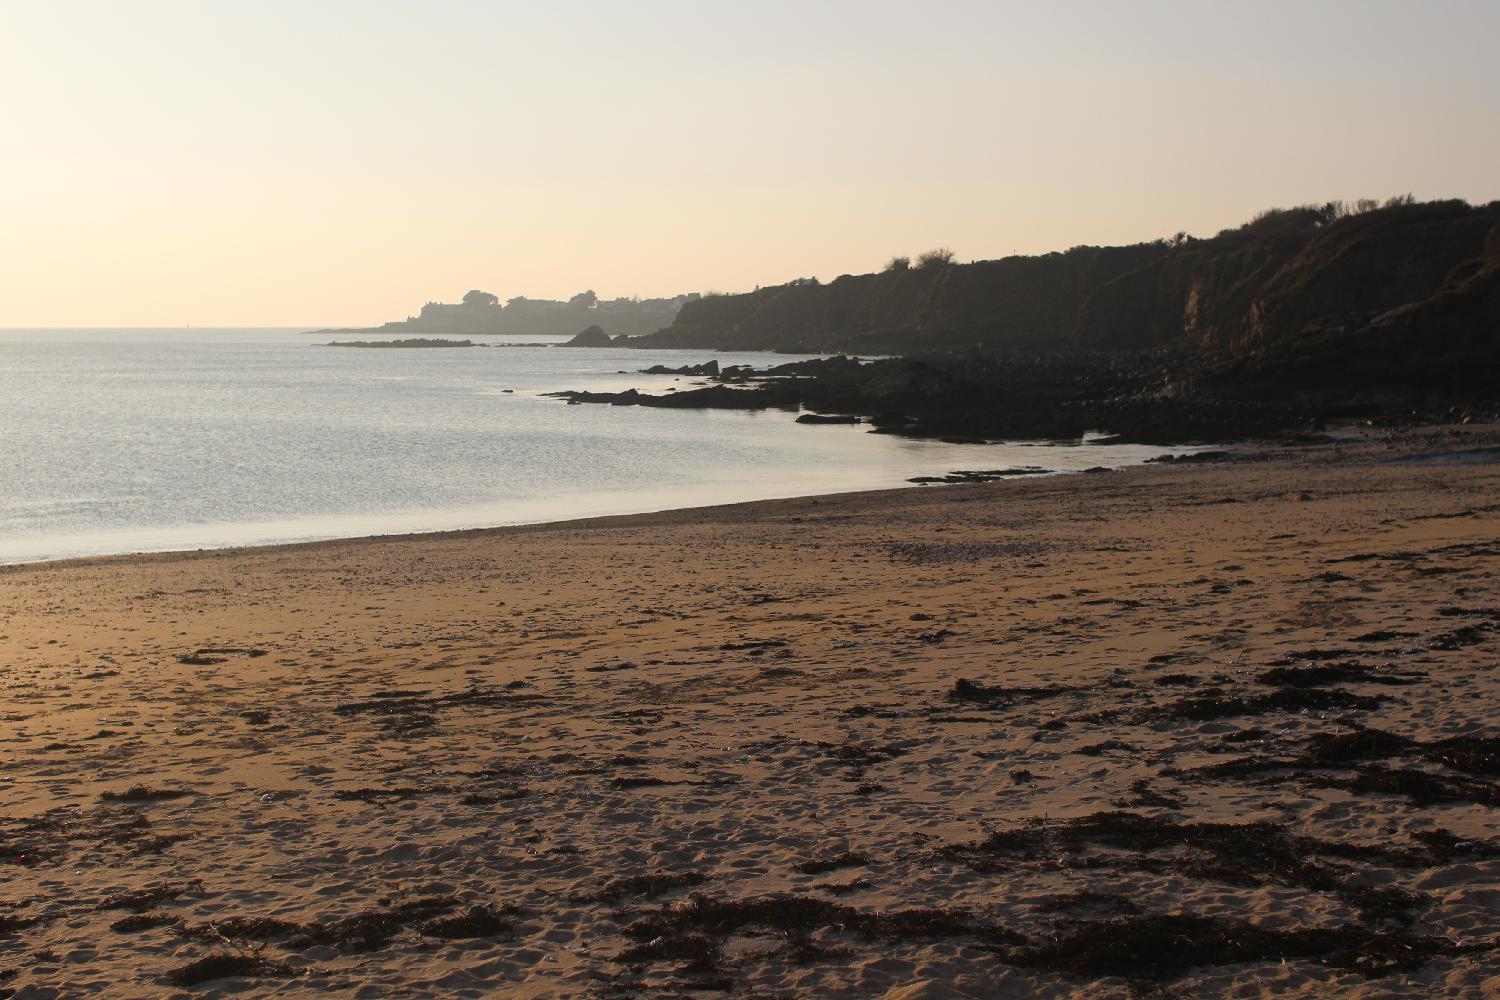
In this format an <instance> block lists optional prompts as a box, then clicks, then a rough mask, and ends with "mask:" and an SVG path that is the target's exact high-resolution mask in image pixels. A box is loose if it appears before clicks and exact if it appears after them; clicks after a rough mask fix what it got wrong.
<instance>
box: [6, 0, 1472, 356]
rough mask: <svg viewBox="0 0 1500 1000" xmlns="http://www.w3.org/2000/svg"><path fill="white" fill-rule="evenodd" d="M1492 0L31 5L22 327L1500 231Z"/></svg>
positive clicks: (385, 308)
mask: <svg viewBox="0 0 1500 1000" xmlns="http://www.w3.org/2000/svg"><path fill="white" fill-rule="evenodd" d="M1497 38H1500V3H1496V2H1494V0H1463V2H1460V0H1447V2H1445V0H1426V2H1423V3H1421V4H1416V3H1410V2H1384V0H1359V2H1340V0H1325V2H1318V0H1298V2H1283V0H1261V2H1257V3H1253V4H1250V3H1242V2H1235V3H1228V2H1219V0H1195V2H1153V0H1132V2H1130V3H1124V2H1115V0H1110V2H1068V0H1051V2H1048V3H1046V4H1041V3H1036V2H1034V0H1026V2H1007V0H988V2H977V3H968V2H943V0H928V2H925V3H914V2H912V0H906V2H902V3H886V2H882V0H861V2H842V0H821V2H816V3H809V2H806V0H803V2H796V3H791V2H780V0H760V2H757V3H754V4H748V3H739V2H736V3H730V2H715V0H694V2H659V0H632V2H630V3H624V2H609V3H605V2H594V3H589V2H567V0H554V2H549V3H545V4H543V3H538V2H535V0H533V2H530V3H509V2H504V0H492V2H477V0H476V2H463V0H446V2H444V0H422V2H394V0H256V2H254V3H246V2H244V0H129V2H122V0H98V2H84V0H0V93H3V94H4V95H5V112H4V114H3V115H0V327H34V326H180V325H184V324H192V325H194V326H215V325H223V326H232V325H266V326H279V325H285V326H298V325H319V326H321V325H361V324H374V323H379V322H382V321H384V320H388V319H399V318H402V317H405V316H407V315H409V314H411V313H414V312H416V310H417V309H418V308H420V306H421V305H422V303H423V302H426V301H430V300H436V301H456V300H457V299H458V298H459V297H460V296H461V295H462V294H463V293H464V292H465V291H467V290H469V289H471V288H481V289H485V290H488V291H491V292H494V293H496V294H497V295H499V296H500V297H501V298H502V299H506V298H510V297H512V296H516V295H526V296H529V297H532V298H565V297H567V296H569V295H571V294H573V293H575V292H578V291H581V290H583V289H585V288H592V289H594V290H596V291H597V292H598V293H599V294H600V295H601V296H603V297H606V298H610V297H614V296H618V295H639V296H641V297H651V296H670V295H675V294H678V293H680V292H689V291H700V292H701V291H739V290H744V289H749V288H752V287H754V286H756V285H765V284H777V283H781V282H784V281H787V280H789V279H792V278H796V277H802V276H817V277H819V278H821V279H823V280H828V279H831V278H834V277H837V276H838V275H840V274H844V273H863V272H867V271H872V270H877V269H879V268H880V267H881V266H882V265H883V264H884V263H885V261H886V260H887V259H889V258H890V257H891V256H892V255H894V254H911V255H915V254H916V253H919V252H920V251H922V250H925V249H928V248H930V247H935V246H946V247H950V248H952V250H953V251H954V252H955V253H956V255H957V257H958V259H960V260H975V259H989V258H996V257H1003V256H1007V255H1010V254H1016V253H1041V252H1047V251H1050V250H1058V249H1066V248H1068V247H1070V246H1075V245H1078V244H1082V243H1089V244H1116V243H1129V242H1136V241H1140V240H1150V239H1155V238H1157V237H1161V236H1170V235H1172V234H1174V233H1176V232H1178V231H1186V232H1189V233H1192V234H1194V235H1199V236H1208V235H1212V234H1213V233H1215V232H1217V231H1218V230H1220V229H1223V228H1226V227H1229V226H1233V225H1237V224H1239V223H1240V222H1243V221H1245V220H1246V219H1248V218H1249V217H1250V216H1252V215H1254V214H1255V213H1256V212H1258V211H1260V210H1262V209H1265V208H1270V207H1273V206H1287V205H1295V204H1302V203H1308V202H1323V201H1327V200H1329V199H1334V198H1343V199H1349V200H1352V199H1354V198H1359V197H1379V198H1384V197H1387V196H1389V195H1392V194H1397V193H1408V192H1409V193H1412V194H1415V195H1416V196H1417V197H1418V198H1422V199H1428V198H1447V197H1457V198H1465V199H1467V200H1469V201H1471V202H1474V203H1483V202H1488V201H1492V200H1495V199H1500V59H1497V58H1496V57H1495V55H1494V46H1495V40H1496V39H1497Z"/></svg>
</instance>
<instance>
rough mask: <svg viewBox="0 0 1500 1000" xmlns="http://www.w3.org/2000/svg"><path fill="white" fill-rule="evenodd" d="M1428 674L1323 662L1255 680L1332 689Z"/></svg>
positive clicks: (1278, 669)
mask: <svg viewBox="0 0 1500 1000" xmlns="http://www.w3.org/2000/svg"><path fill="white" fill-rule="evenodd" d="M1426 676H1427V674H1426V673H1424V672H1423V671H1420V670H1381V669H1378V668H1376V667H1369V666H1366V665H1364V664H1363V663H1358V662H1352V661H1351V662H1348V663H1323V664H1316V665H1314V664H1308V665H1306V666H1300V667H1273V668H1271V669H1270V670H1267V671H1265V672H1264V673H1262V674H1261V675H1260V676H1259V677H1257V678H1256V680H1257V681H1259V682H1260V683H1262V684H1269V685H1272V686H1275V687H1291V688H1310V687H1330V686H1332V685H1334V684H1387V685H1391V686H1400V685H1407V684H1416V683H1417V682H1418V681H1420V680H1421V679H1422V678H1424V677H1426Z"/></svg>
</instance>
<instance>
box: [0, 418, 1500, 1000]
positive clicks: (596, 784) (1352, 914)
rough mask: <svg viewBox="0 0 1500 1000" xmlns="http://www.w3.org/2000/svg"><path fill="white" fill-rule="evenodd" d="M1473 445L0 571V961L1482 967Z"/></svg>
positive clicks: (598, 987) (1362, 991) (1494, 860)
mask: <svg viewBox="0 0 1500 1000" xmlns="http://www.w3.org/2000/svg"><path fill="white" fill-rule="evenodd" d="M1497 439H1500V429H1497V428H1494V427H1475V428H1463V429H1461V430H1455V429H1451V428H1439V429H1432V430H1427V431H1420V432H1412V433H1398V434H1387V433H1385V432H1379V433H1371V434H1370V435H1368V436H1366V437H1365V438H1364V439H1362V440H1359V441H1355V442H1351V443H1348V444H1343V445H1338V446H1335V445H1331V444H1322V445H1309V446H1303V447H1296V448H1283V447H1280V446H1276V447H1275V448H1273V449H1272V450H1271V451H1270V452H1268V453H1265V454H1264V455H1259V456H1256V458H1255V460H1253V461H1250V460H1246V461H1240V462H1224V463H1210V464H1188V465H1181V464H1167V465H1148V466H1140V467H1134V468H1132V469H1129V470H1127V471H1124V472H1119V473H1115V474H1111V475H1107V476H1106V475H1100V476H1096V477H1088V478H1086V479H1085V478H1080V477H1076V476H1053V477H1045V478H1023V479H1020V480H1008V481H1002V482H994V483H985V484H978V485H952V486H948V487H946V488H944V489H926V488H917V487H906V488H902V489H895V490H883V491H861V492H854V493H846V494H836V495H823V496H809V497H800V498H790V499H779V500H764V501H751V502H744V503H737V504H726V505H720V506H713V507H698V508H684V509H677V510H670V511H662V512H654V513H644V514H630V515H618V516H610V517H602V518H590V519H585V520H578V521H562V522H559V521H554V522H544V523H541V524H533V525H519V526H511V527H500V528H485V529H471V530H467V531H459V532H445V533H440V534H417V535H401V536H374V537H366V538H357V539H338V540H330V541H320V542H309V543H297V544H287V545H279V546H262V547H253V548H242V549H231V550H210V551H206V552H186V553H155V554H142V555H134V556H105V557H86V558H82V559H75V560H67V561H62V562H49V563H31V564H18V565H12V566H9V567H0V597H3V600H0V662H4V663H5V664H6V665H7V673H6V681H7V683H6V684H5V685H4V686H0V716H3V717H5V718H6V720H7V727H8V728H7V730H6V732H5V733H4V734H3V735H0V741H3V747H0V750H3V751H4V753H3V756H4V757H5V758H6V759H7V769H6V772H5V775H4V777H5V778H6V779H7V780H6V781H4V782H3V783H0V871H3V872H4V874H5V875H6V876H8V882H7V888H6V891H5V893H4V894H3V898H0V919H3V920H4V921H5V923H4V925H3V926H4V928H5V930H6V932H7V933H8V937H7V946H8V947H9V948H10V949H11V950H10V952H9V954H10V955H11V956H12V958H9V959H7V958H3V957H0V986H3V987H4V988H13V989H15V990H17V991H19V992H20V993H21V995H29V992H28V991H30V992H37V993H39V994H41V993H45V994H46V995H56V996H61V997H72V996H83V995H92V996H102V997H122V998H123V997H132V996H140V995H144V994H162V995H169V996H174V997H187V996H190V995H194V994H192V993H190V992H188V991H186V990H183V989H176V990H175V991H174V987H173V983H174V982H183V981H186V979H187V978H191V976H192V975H194V974H196V973H195V972H194V971H193V970H198V969H202V968H203V965H201V964H198V963H210V967H211V968H213V969H216V970H217V971H219V972H221V973H227V974H228V975H229V978H227V979H221V980H214V981H213V984H212V985H211V986H208V987H207V988H209V989H211V990H215V991H223V992H233V993H234V994H235V995H237V996H246V997H261V996H267V997H269V996H285V995H304V994H305V995H333V996H356V995H376V994H380V995H387V994H390V993H392V992H395V991H397V990H398V989H402V988H404V989H406V990H408V991H409V992H411V993H412V994H413V995H424V996H427V995H431V996H459V995H469V994H471V993H472V994H473V995H483V994H485V993H486V992H488V993H490V994H494V993H499V992H504V993H505V995H508V996H510V995H513V996H517V997H523V998H544V997H546V998H560V997H572V996H587V995H620V996H672V995H683V994H691V993H695V992H699V991H702V990H706V989H712V990H714V991H716V992H717V993H718V994H719V995H723V996H726V997H734V998H737V997H742V996H743V997H750V996H765V995H783V994H798V995H809V994H810V995H819V996H838V997H849V998H854V997H876V998H886V1000H914V998H919V997H920V998H928V997H930V998H938V997H943V998H949V997H959V998H964V997H983V996H1017V997H1026V998H1030V1000H1051V998H1074V997H1077V998H1080V1000H1082V998H1088V1000H1125V998H1128V997H1131V996H1133V995H1135V993H1136V989H1135V987H1136V986H1138V985H1140V984H1143V983H1144V984H1158V985H1161V986H1163V987H1165V988H1167V989H1168V990H1169V991H1172V992H1174V993H1176V994H1178V995H1192V996H1221V995H1230V994H1233V995H1247V996H1256V995H1298V996H1306V997H1317V998H1321V997H1335V996H1337V997H1344V996H1372V997H1373V996H1414V997H1415V996H1424V997H1427V996H1434V997H1453V998H1459V997H1467V996H1476V995H1481V994H1483V993H1484V992H1485V991H1486V990H1492V989H1493V988H1494V987H1495V986H1497V985H1500V982H1497V981H1496V979H1495V977H1494V974H1493V970H1492V967H1491V959H1492V955H1491V954H1490V952H1489V951H1487V950H1483V949H1484V948H1486V947H1488V946H1487V944H1486V943H1487V942H1493V941H1495V940H1500V917H1497V915H1496V914H1497V911H1496V909H1495V907H1494V905H1493V900H1494V893H1495V888H1494V887H1495V886H1496V885H1500V792H1496V790H1495V789H1496V786H1495V783H1494V780H1493V779H1494V774H1493V769H1494V768H1495V764H1494V761H1495V760H1496V759H1500V730H1497V728H1496V726H1495V724H1494V722H1493V721H1492V720H1493V719H1494V718H1497V717H1500V659H1497V650H1500V611H1497V610H1496V609H1494V608H1493V607H1492V605H1493V603H1494V600H1493V592H1494V591H1493V575H1492V574H1493V569H1492V567H1493V560H1494V558H1495V557H1496V556H1500V548H1497V546H1500V504H1497V503H1496V502H1495V500H1494V497H1495V496H1496V494H1497V491H1500V464H1497V463H1495V462H1493V461H1491V462H1483V463H1481V462H1477V461H1474V460H1472V459H1469V460H1465V459H1461V458H1460V459H1456V460H1452V461H1449V462H1446V463H1436V464H1435V463H1403V462H1402V461H1400V460H1401V459H1402V458H1403V457H1409V456H1412V455H1433V454H1440V453H1445V452H1446V453H1454V452H1464V451H1465V448H1464V446H1474V445H1485V446H1493V445H1494V444H1495V442H1496V441H1497ZM1466 453H1467V454H1469V455H1471V456H1473V455H1477V454H1480V453H1479V452H1475V451H1473V450H1472V448H1469V449H1467V452H1466ZM1413 775H1419V776H1420V777H1413ZM1090 935H1092V937H1091V936H1090ZM1101 936H1102V938H1104V939H1107V940H1108V941H1113V942H1119V947H1114V946H1113V945H1109V946H1106V945H1105V944H1103V943H1101V942H1100V940H1099V939H1100V938H1101ZM1163 939H1165V940H1169V941H1172V942H1175V943H1176V945H1177V946H1174V947H1162V946H1161V945H1160V941H1161V940H1163ZM1226 939H1227V940H1229V941H1230V942H1231V944H1228V945H1226V944H1224V943H1223V942H1224V941H1225V940H1226ZM1142 956H1146V958H1142ZM1396 956H1408V957H1404V958H1397V957H1396ZM212 963H217V965H213V964H212ZM174 977H175V978H174Z"/></svg>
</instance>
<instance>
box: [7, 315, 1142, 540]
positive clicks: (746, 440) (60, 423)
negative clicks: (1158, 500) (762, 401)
mask: <svg viewBox="0 0 1500 1000" xmlns="http://www.w3.org/2000/svg"><path fill="white" fill-rule="evenodd" d="M328 339H329V338H328V337H326V336H323V337H312V336H307V335H303V334H299V333H297V332H294V331H282V330H219V331H207V330H190V331H183V330H88V331H0V562H14V561H20V560H31V559H49V558H61V557H67V556H76V555H90V554H105V553H119V552H135V551H153V550H164V549H183V548H204V547H217V546H224V545H242V544H259V543H270V542H286V541H301V540H309V539H316V538H334V537H347V536H356V535H366V534H383V533H392V532H407V531H433V530H446V529H453V528H468V527H480V526H485V525H500V524H520V523H527V522H535V521H550V520H559V519H564V518H571V517H585V516H594V515H600V514H619V513H630V512H636V511H647V510H662V509H668V508H674V507H687V506H698V505H702V504H712V503H729V502H735V501H741V500H751V499H764V498H770V497H783V496H797V495H807V494H811V493H825V492H835V491H840V490H857V489H874V488H880V487H889V486H898V485H902V484H903V483H904V481H905V480H906V479H907V478H908V477H910V476H917V475H933V474H942V473H945V472H949V471H952V470H954V469H960V468H969V469H974V468H984V469H993V468H1005V467H1007V466H1019V465H1039V466H1044V467H1046V468H1050V469H1058V470H1076V469H1083V468H1087V467H1089V466H1095V465H1123V464H1130V463H1134V462H1138V461H1141V460H1142V459H1143V458H1145V457H1148V456H1150V455H1154V454H1157V453H1159V452H1160V451H1161V449H1160V448H1149V447H1147V448H1142V447H1131V446H1099V445H1087V444H1085V445H1082V446H1078V443H1077V442H1069V443H1067V444H1066V445H1055V444H1043V445H989V446H974V445H951V444H943V443H940V442H927V441H912V440H907V439H903V438H896V437H891V436H888V435H881V434H870V433H867V432H866V431H865V429H863V428H860V427H848V426H838V425H831V426H812V427H809V426H804V425H799V424H797V423H795V422H794V420H793V417H794V415H793V414H790V413H784V412H779V411H765V412H754V411H751V412H729V411H684V410H660V409H646V408H641V407H610V406H567V405H565V404H564V403H562V402H561V401H559V400H555V399H546V398H543V397H542V395H541V394H542V393H544V392H550V391H554V390H557V389H591V390H600V391H617V390H620V389H623V388H627V387H630V386H637V387H639V388H641V389H642V390H644V391H662V390H664V389H666V388H667V387H669V386H673V387H677V388H685V387H688V386H691V385H693V384H696V381H697V380H694V379H691V378H677V377H674V376H643V375H636V374H620V370H621V369H624V370H625V371H626V372H627V373H628V372H633V371H634V370H636V369H639V368H646V367H649V366H651V365H656V364H663V365H667V366H670V367H678V366H681V365H684V364H689V363H697V362H700V361H704V360H707V359H708V358H709V357H716V358H717V359H718V360H719V363H720V364H721V365H729V364H755V365H759V366H764V365H766V364H767V363H775V362H780V361H786V360H796V358H793V357H786V356H769V355H761V354H746V353H722V354H713V353H710V352H702V351H622V350H609V349H578V348H556V347H505V346H490V347H483V348H468V349H449V350H383V351H382V350H358V349H339V350H332V349H327V348H323V347H321V346H318V345H319V344H321V343H323V342H326V341H327V340H328ZM515 339H518V340H528V341H533V342H534V341H536V340H539V339H541V338H535V337H531V338H515ZM487 342H500V343H503V340H502V338H489V339H488V341H487Z"/></svg>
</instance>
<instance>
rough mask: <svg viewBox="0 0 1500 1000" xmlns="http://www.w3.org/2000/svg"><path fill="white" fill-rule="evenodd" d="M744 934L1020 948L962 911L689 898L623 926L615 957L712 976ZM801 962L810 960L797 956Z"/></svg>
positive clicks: (811, 900) (790, 898)
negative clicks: (827, 932)
mask: <svg viewBox="0 0 1500 1000" xmlns="http://www.w3.org/2000/svg"><path fill="white" fill-rule="evenodd" d="M746 929H755V930H765V931H772V932H775V933H779V934H782V935H784V936H786V937H787V938H788V939H789V940H791V941H792V942H793V947H794V948H795V947H796V942H798V941H802V940H805V939H806V938H807V936H808V935H810V934H812V933H813V932H815V931H818V930H822V929H842V930H844V931H848V932H850V933H854V934H858V935H859V936H861V937H865V938H878V939H894V940H901V939H924V940H930V939H934V938H958V937H962V938H970V939H974V940H977V941H979V942H982V943H984V944H988V945H990V946H1000V945H1011V944H1020V943H1022V942H1023V941H1024V939H1023V938H1021V937H1020V936H1019V935H1017V934H1014V933H1013V932H1011V931H1008V930H1006V929H1005V928H1003V927H999V926H997V925H995V924H991V923H986V922H984V921H982V920H979V919H978V918H976V917H975V916H974V915H973V914H971V913H969V912H968V911H965V910H961V909H909V910H890V911H873V912H872V911H861V910H856V909H854V908H853V907H850V906H845V905H843V904H841V903H833V902H829V901H827V900H823V899H818V898H816V897H812V896H796V895H775V896H758V897H752V898H749V899H732V900H729V899H714V898H712V897H709V896H706V895H694V896H692V897H690V898H689V899H688V900H686V901H685V902H683V903H681V904H679V905H677V906H671V907H663V908H661V909H659V910H656V911H653V912H650V913H647V914H645V915H644V916H642V917H640V918H639V919H637V920H635V921H634V922H632V923H631V924H629V925H628V926H626V927H625V930H624V933H625V935H626V937H628V938H631V939H632V940H634V941H636V942H637V943H636V944H634V945H631V946H630V947H628V948H626V949H625V950H624V951H623V952H621V953H620V954H619V955H617V956H616V957H615V961H617V962H619V963H621V964H624V965H646V964H649V963H651V962H657V961H685V962H687V966H686V967H685V968H684V969H683V971H685V972H691V973H694V974H713V973H715V972H717V971H718V963H719V959H720V952H721V949H722V948H723V945H724V942H725V941H727V940H728V939H729V938H730V937H731V936H733V935H735V934H737V933H739V932H741V931H744V930H746ZM802 954H803V956H804V957H806V958H811V957H812V953H811V952H810V951H808V950H803V951H802Z"/></svg>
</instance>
